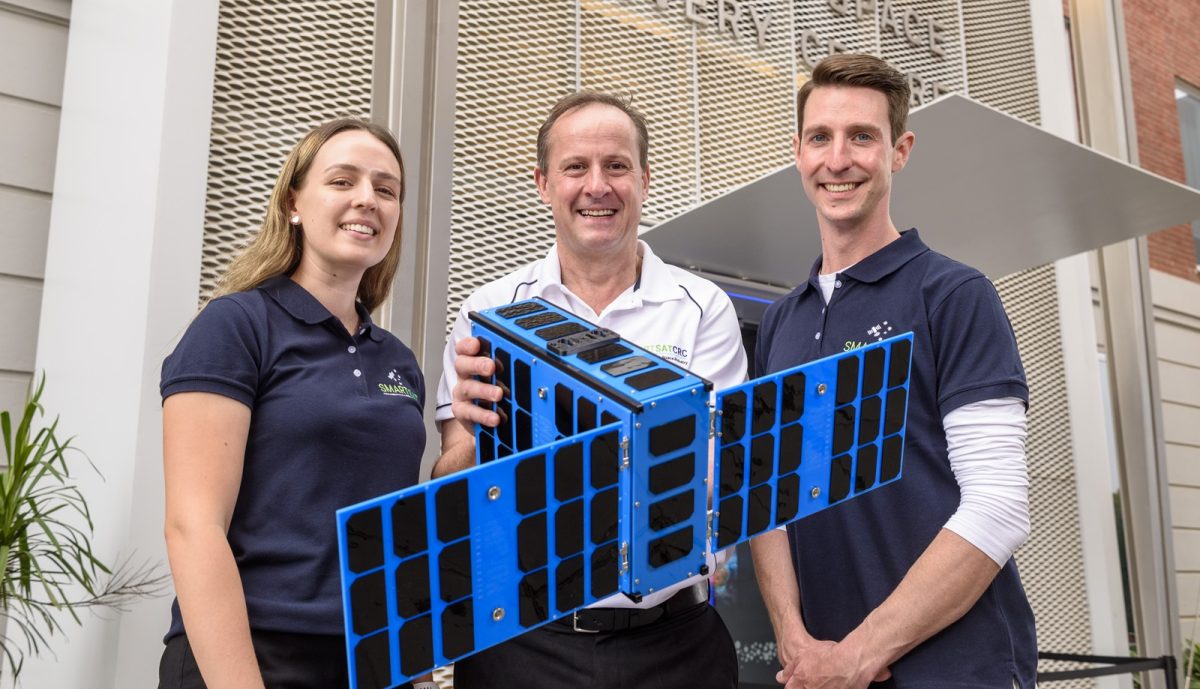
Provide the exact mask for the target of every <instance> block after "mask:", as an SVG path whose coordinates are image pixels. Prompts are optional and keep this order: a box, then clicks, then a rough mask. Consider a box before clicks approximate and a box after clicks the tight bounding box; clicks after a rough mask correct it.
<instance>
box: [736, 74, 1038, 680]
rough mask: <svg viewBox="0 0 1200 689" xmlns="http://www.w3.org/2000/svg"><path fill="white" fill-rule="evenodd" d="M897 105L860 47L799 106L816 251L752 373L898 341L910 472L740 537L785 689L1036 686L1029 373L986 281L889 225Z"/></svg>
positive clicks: (808, 90)
mask: <svg viewBox="0 0 1200 689" xmlns="http://www.w3.org/2000/svg"><path fill="white" fill-rule="evenodd" d="M908 104H909V87H908V83H907V80H906V78H905V77H904V76H903V75H902V74H900V73H899V72H897V71H896V70H895V69H893V68H891V67H890V66H888V65H887V64H886V63H884V62H883V61H882V60H879V59H877V58H874V57H871V56H867V55H837V56H833V57H830V58H828V59H826V60H824V61H822V62H821V63H820V64H819V65H817V67H816V69H815V70H814V72H813V77H812V79H811V80H810V81H809V82H808V83H807V84H805V85H804V87H803V88H801V90H800V93H799V95H798V98H797V109H798V120H799V128H798V129H799V133H798V134H796V135H795V137H794V138H793V150H794V152H795V157H796V168H797V169H798V170H799V171H800V179H801V182H802V184H803V186H804V192H805V194H807V195H808V198H809V199H810V200H811V201H812V203H813V205H814V206H815V207H816V211H817V225H818V227H819V230H820V233H821V248H822V254H821V257H820V258H818V259H817V261H816V263H815V264H814V265H813V268H812V272H811V274H810V276H809V279H808V281H807V282H805V283H804V284H802V285H800V286H799V287H797V288H796V289H795V290H794V291H793V292H792V293H791V294H789V295H788V296H787V297H785V298H783V299H781V300H779V301H778V302H776V303H775V304H773V305H772V306H771V308H770V309H768V311H767V313H766V315H765V316H764V318H763V323H762V326H761V328H760V330H759V334H758V347H757V351H756V355H755V369H756V372H757V374H758V375H764V374H767V373H771V372H774V371H779V370H782V369H785V368H788V367H791V366H794V365H797V364H801V363H804V362H807V361H811V360H814V359H818V358H820V357H824V356H828V355H830V354H836V353H838V352H843V351H847V350H851V349H854V348H857V347H861V346H864V345H866V344H868V343H871V342H875V341H878V340H880V339H883V338H885V337H889V336H892V335H898V334H900V333H902V332H906V331H912V332H913V336H914V346H913V363H912V375H911V385H910V391H909V407H908V427H907V434H906V438H905V448H904V452H905V457H904V476H903V478H902V479H901V480H899V481H897V482H895V483H892V484H890V485H888V486H885V487H882V488H880V489H878V490H875V491H872V492H870V493H867V494H866V495H863V496H862V497H859V498H856V499H854V500H851V501H849V502H847V503H845V504H843V505H839V506H837V507H835V508H831V509H829V510H825V511H823V512H820V513H818V514H816V515H814V516H812V517H810V518H808V519H806V520H802V521H801V522H799V523H797V524H793V525H792V526H790V527H789V528H788V529H787V533H786V535H785V534H784V532H783V531H782V530H779V531H774V532H771V533H769V534H765V535H763V536H761V537H759V538H757V539H755V540H754V541H753V543H752V548H753V552H754V559H755V568H756V570H757V572H758V577H759V585H760V588H761V589H762V591H763V596H764V599H765V600H766V602H767V607H768V610H769V611H770V615H771V622H772V625H773V626H774V628H775V634H776V639H777V641H778V644H779V658H780V661H781V663H783V665H784V669H783V671H782V672H781V673H780V676H779V679H780V681H781V683H786V685H787V687H788V689H794V688H800V687H823V688H824V687H828V688H832V687H865V686H867V685H868V684H870V683H871V682H872V681H878V682H884V686H895V687H924V688H927V687H938V688H943V687H945V688H949V687H997V688H1001V687H1003V688H1008V687H1017V686H1019V687H1023V688H1026V689H1027V688H1029V687H1033V686H1034V674H1035V670H1036V663H1037V648H1036V641H1035V638H1034V626H1033V613H1032V610H1031V609H1030V607H1029V603H1028V600H1027V599H1026V597H1025V593H1024V590H1023V589H1022V587H1021V580H1020V577H1019V575H1018V574H1017V567H1016V563H1015V562H1014V560H1013V559H1012V553H1013V551H1014V550H1015V549H1016V548H1017V547H1018V546H1019V545H1020V544H1021V543H1022V542H1024V540H1025V539H1026V538H1027V537H1028V534H1029V513H1028V496H1027V492H1028V476H1027V473H1026V465H1025V450H1024V441H1025V407H1026V404H1027V400H1028V392H1027V389H1026V384H1025V374H1024V370H1023V368H1022V366H1021V360H1020V356H1019V354H1018V352H1017V346H1016V341H1015V339H1014V337H1013V332H1012V327H1011V326H1010V325H1009V322H1008V319H1007V317H1006V316H1005V313H1004V309H1003V306H1002V305H1001V303H1000V300H999V297H998V296H997V294H996V290H995V288H994V287H993V286H992V284H991V283H990V282H989V281H988V280H987V278H985V277H984V276H983V275H982V274H981V273H980V272H979V271H977V270H975V269H973V268H970V267H968V266H965V265H963V264H961V263H957V262H955V261H953V260H951V259H948V258H946V257H945V256H942V255H940V254H938V253H936V252H934V251H931V250H930V249H929V248H928V247H927V246H925V244H923V243H922V242H921V239H920V237H919V236H918V234H917V231H916V230H915V229H914V230H908V231H907V232H904V233H900V232H897V230H896V227H895V225H893V224H892V220H891V215H890V210H889V202H890V194H891V178H892V175H893V174H895V173H897V172H899V171H900V170H901V169H903V167H904V165H905V163H906V162H907V160H908V156H909V154H910V153H911V152H912V149H913V143H914V136H913V134H912V132H908V131H905V121H906V119H907V112H908ZM963 172H964V171H961V170H948V171H947V174H962V173H963Z"/></svg>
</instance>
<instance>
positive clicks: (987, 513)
mask: <svg viewBox="0 0 1200 689" xmlns="http://www.w3.org/2000/svg"><path fill="white" fill-rule="evenodd" d="M942 426H943V427H944V428H945V430H946V446H947V449H948V450H949V454H950V469H951V471H953V472H954V478H955V479H956V480H957V481H958V486H959V490H960V491H961V493H962V496H961V498H960V500H959V503H958V510H957V511H955V513H954V514H952V515H951V516H950V519H949V520H947V521H946V525H945V528H947V529H949V530H951V531H953V532H954V533H956V534H958V535H959V536H962V537H963V538H964V539H965V540H966V541H967V542H968V543H970V544H971V545H973V546H975V547H976V548H979V549H980V550H982V551H983V552H984V553H986V554H987V556H988V557H990V558H992V560H993V561H995V562H996V564H998V565H1000V566H1001V567H1003V566H1004V563H1006V562H1008V559H1009V558H1010V557H1012V554H1013V552H1014V551H1015V550H1016V549H1017V548H1018V547H1020V545H1021V544H1022V543H1024V542H1025V539H1027V538H1029V530H1030V526H1029V472H1028V470H1027V467H1026V463H1025V434H1026V430H1025V404H1024V403H1023V402H1022V401H1021V400H1019V399H1017V398H1015V397H1005V398H1000V399H990V400H982V401H980V402H973V403H971V404H964V405H963V406H961V407H959V408H958V409H955V410H953V411H951V412H950V413H949V414H947V415H946V417H945V418H944V419H942Z"/></svg>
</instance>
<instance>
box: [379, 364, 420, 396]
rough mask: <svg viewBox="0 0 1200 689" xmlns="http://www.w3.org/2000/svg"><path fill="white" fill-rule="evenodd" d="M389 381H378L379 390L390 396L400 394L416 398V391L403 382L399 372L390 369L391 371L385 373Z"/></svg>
mask: <svg viewBox="0 0 1200 689" xmlns="http://www.w3.org/2000/svg"><path fill="white" fill-rule="evenodd" d="M387 377H388V380H389V381H391V382H390V383H380V384H379V391H380V392H382V393H383V394H385V395H388V396H390V397H394V396H397V395H401V396H404V397H408V398H409V399H413V400H416V399H417V393H416V392H415V391H413V389H412V388H410V387H408V386H407V385H405V384H404V379H403V378H401V377H400V372H399V371H397V370H396V369H392V372H391V373H389V374H388V375H387Z"/></svg>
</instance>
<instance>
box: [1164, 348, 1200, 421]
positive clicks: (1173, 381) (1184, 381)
mask: <svg viewBox="0 0 1200 689" xmlns="http://www.w3.org/2000/svg"><path fill="white" fill-rule="evenodd" d="M1193 337H1194V338H1195V339H1196V343H1195V344H1194V345H1193V346H1196V347H1200V333H1195V334H1194V335H1193ZM1158 378H1159V380H1160V381H1161V382H1162V390H1161V393H1162V398H1163V401H1164V402H1177V403H1179V404H1185V405H1189V406H1192V407H1196V408H1197V410H1200V368H1193V367H1191V366H1184V365H1182V364H1176V363H1174V362H1171V361H1161V360H1160V361H1159V362H1158ZM1198 413H1200V411H1198Z"/></svg>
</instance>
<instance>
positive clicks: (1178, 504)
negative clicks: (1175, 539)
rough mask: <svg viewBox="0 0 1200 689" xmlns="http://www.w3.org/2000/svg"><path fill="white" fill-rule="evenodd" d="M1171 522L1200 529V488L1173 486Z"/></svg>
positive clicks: (1179, 525) (1180, 526) (1181, 526)
mask: <svg viewBox="0 0 1200 689" xmlns="http://www.w3.org/2000/svg"><path fill="white" fill-rule="evenodd" d="M1171 521H1173V522H1175V526H1176V527H1177V528H1188V529H1200V486H1171ZM1180 603H1182V601H1180Z"/></svg>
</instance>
